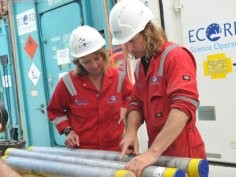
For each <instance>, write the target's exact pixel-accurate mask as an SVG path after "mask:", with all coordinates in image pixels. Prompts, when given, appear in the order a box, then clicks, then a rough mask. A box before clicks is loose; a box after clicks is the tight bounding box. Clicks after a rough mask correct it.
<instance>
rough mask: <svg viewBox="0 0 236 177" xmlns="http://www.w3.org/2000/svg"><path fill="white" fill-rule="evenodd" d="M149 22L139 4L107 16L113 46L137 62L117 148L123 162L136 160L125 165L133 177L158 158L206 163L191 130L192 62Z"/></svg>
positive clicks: (126, 3) (126, 1)
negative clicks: (141, 133)
mask: <svg viewBox="0 0 236 177" xmlns="http://www.w3.org/2000/svg"><path fill="white" fill-rule="evenodd" d="M152 17H153V14H152V13H151V11H150V10H149V9H148V8H147V7H146V6H145V5H144V4H143V3H141V2H140V1H138V0H122V1H119V2H118V3H117V4H116V5H115V6H114V7H113V8H112V10H111V12H110V17H109V22H110V29H111V34H112V36H113V39H112V44H113V45H120V44H123V45H124V46H125V47H126V49H127V51H128V52H129V53H130V54H132V55H133V56H134V57H135V58H137V59H138V58H141V61H140V63H138V64H137V67H136V70H135V77H136V81H135V85H134V90H133V96H132V97H133V98H132V100H131V102H130V103H129V106H128V110H127V130H126V135H125V137H124V139H123V140H122V142H121V144H120V145H121V147H122V155H121V158H123V157H124V155H125V154H131V153H134V154H136V155H137V156H136V157H135V158H133V159H132V160H131V161H130V162H129V163H128V164H127V165H126V168H127V169H129V170H132V171H134V172H135V173H136V175H137V176H139V175H140V174H141V172H142V170H143V169H144V168H145V167H147V166H148V165H151V164H153V163H155V162H157V161H158V159H159V158H160V156H161V155H167V156H178V157H194V158H206V154H205V148H204V143H203V141H202V138H201V136H200V134H199V132H198V130H197V127H196V125H195V122H196V109H197V107H198V105H199V101H198V90H197V82H196V63H195V59H194V57H193V55H192V54H191V53H190V52H189V51H188V50H187V49H186V48H183V47H180V46H178V45H176V44H174V43H171V42H169V41H168V40H167V37H166V35H165V33H164V32H163V31H162V30H161V29H160V28H158V27H157V26H155V25H154V23H153V22H151V19H152ZM144 121H145V123H146V127H147V133H148V137H149V141H148V147H149V149H148V150H147V151H145V152H144V153H143V154H141V155H138V154H139V149H138V148H139V142H138V137H137V131H138V129H139V127H140V126H141V124H142V123H143V122H144Z"/></svg>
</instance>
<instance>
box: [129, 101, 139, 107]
mask: <svg viewBox="0 0 236 177" xmlns="http://www.w3.org/2000/svg"><path fill="white" fill-rule="evenodd" d="M129 106H138V103H137V102H136V101H133V102H130V103H129Z"/></svg>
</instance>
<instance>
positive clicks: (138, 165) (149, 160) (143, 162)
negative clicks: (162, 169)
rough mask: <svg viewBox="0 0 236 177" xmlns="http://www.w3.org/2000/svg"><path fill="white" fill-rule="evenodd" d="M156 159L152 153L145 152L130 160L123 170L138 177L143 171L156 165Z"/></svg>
mask: <svg viewBox="0 0 236 177" xmlns="http://www.w3.org/2000/svg"><path fill="white" fill-rule="evenodd" d="M158 159H159V158H157V157H156V155H155V154H154V153H153V152H151V151H146V152H145V153H143V154H141V155H138V156H136V157H134V158H133V159H132V160H130V162H129V163H127V164H126V166H125V169H127V170H130V171H132V172H134V173H135V176H136V177H140V176H141V174H142V171H143V169H144V168H145V167H147V166H149V165H152V164H154V163H156V162H157V161H158Z"/></svg>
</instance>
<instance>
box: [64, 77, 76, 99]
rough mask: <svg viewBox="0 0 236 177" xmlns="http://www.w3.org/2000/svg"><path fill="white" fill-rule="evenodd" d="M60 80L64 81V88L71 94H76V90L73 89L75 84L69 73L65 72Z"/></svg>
mask: <svg viewBox="0 0 236 177" xmlns="http://www.w3.org/2000/svg"><path fill="white" fill-rule="evenodd" d="M62 80H63V82H64V83H65V85H66V88H67V90H68V91H69V92H70V94H71V96H75V95H77V92H76V89H75V86H74V84H73V82H72V80H71V78H70V75H69V74H66V75H64V76H63V77H62Z"/></svg>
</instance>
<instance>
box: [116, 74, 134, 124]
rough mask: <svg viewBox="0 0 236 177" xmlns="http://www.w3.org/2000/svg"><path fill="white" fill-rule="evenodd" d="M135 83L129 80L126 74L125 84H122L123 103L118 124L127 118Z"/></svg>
mask: <svg viewBox="0 0 236 177" xmlns="http://www.w3.org/2000/svg"><path fill="white" fill-rule="evenodd" d="M132 89H133V85H132V84H131V82H130V81H129V79H128V78H127V77H126V76H125V78H124V81H123V84H122V103H121V110H120V119H119V121H118V124H120V123H121V122H122V121H124V119H125V115H126V111H127V107H128V103H129V101H130V99H131V95H132Z"/></svg>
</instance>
